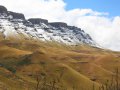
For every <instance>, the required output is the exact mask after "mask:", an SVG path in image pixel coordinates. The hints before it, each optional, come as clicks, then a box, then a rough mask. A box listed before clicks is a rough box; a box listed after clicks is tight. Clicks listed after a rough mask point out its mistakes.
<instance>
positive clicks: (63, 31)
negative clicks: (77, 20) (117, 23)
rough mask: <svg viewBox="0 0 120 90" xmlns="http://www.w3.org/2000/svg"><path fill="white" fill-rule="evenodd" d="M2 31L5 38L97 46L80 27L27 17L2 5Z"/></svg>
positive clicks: (0, 18)
mask: <svg viewBox="0 0 120 90" xmlns="http://www.w3.org/2000/svg"><path fill="white" fill-rule="evenodd" d="M0 32H1V34H2V36H3V37H4V38H10V37H11V36H12V37H14V38H18V39H20V38H21V37H22V39H28V40H31V39H35V40H42V41H55V42H59V43H64V44H67V45H78V44H88V45H91V46H95V42H94V41H93V40H92V38H91V37H90V36H89V34H87V33H85V32H84V31H83V30H81V29H80V28H78V27H75V26H69V25H67V24H66V23H63V22H52V23H49V22H48V20H45V19H41V18H30V19H28V20H26V19H25V16H24V15H23V14H21V13H16V12H12V11H8V10H7V9H6V8H5V7H4V6H0Z"/></svg>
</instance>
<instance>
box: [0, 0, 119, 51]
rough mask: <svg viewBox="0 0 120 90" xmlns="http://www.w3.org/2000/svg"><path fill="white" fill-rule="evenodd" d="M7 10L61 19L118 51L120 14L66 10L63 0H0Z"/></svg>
mask: <svg viewBox="0 0 120 90" xmlns="http://www.w3.org/2000/svg"><path fill="white" fill-rule="evenodd" d="M0 3H1V5H4V6H5V7H7V8H8V10H11V11H16V12H22V13H24V14H25V16H26V17H27V18H29V17H40V18H45V19H48V20H49V21H51V22H53V21H54V22H55V21H63V22H66V23H68V24H70V25H75V26H78V27H80V28H82V29H84V30H85V31H86V32H87V33H89V34H90V35H91V36H92V38H93V39H94V40H95V41H96V42H97V43H98V44H100V45H101V46H103V47H105V48H109V49H112V50H119V51H120V27H119V26H120V16H116V17H113V18H108V15H109V14H108V13H105V12H97V11H93V10H92V9H79V8H77V9H72V10H66V9H65V8H66V5H67V4H66V3H65V2H64V1H63V0H0Z"/></svg>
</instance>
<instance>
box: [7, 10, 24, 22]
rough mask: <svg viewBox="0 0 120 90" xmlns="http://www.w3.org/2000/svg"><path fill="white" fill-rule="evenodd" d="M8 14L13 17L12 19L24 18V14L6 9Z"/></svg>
mask: <svg viewBox="0 0 120 90" xmlns="http://www.w3.org/2000/svg"><path fill="white" fill-rule="evenodd" d="M8 15H11V16H12V17H13V19H22V20H25V16H24V14H22V13H16V12H11V11H8Z"/></svg>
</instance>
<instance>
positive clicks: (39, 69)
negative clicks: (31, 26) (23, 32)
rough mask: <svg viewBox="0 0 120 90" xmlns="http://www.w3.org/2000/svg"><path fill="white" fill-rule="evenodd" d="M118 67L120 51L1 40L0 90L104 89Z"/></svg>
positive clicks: (119, 64)
mask: <svg viewBox="0 0 120 90" xmlns="http://www.w3.org/2000/svg"><path fill="white" fill-rule="evenodd" d="M116 68H118V69H119V70H120V53H119V52H112V51H110V50H103V49H100V48H95V47H90V46H86V45H81V46H66V45H61V44H58V43H56V42H42V41H41V42H40V41H30V40H15V39H10V40H4V39H2V38H1V39H0V90H6V89H7V90H102V89H100V87H101V86H102V87H104V86H106V82H108V80H111V78H112V77H116ZM118 74H120V72H118ZM117 79H118V81H119V76H118V77H117ZM111 90H112V89H111ZM114 90H117V89H114Z"/></svg>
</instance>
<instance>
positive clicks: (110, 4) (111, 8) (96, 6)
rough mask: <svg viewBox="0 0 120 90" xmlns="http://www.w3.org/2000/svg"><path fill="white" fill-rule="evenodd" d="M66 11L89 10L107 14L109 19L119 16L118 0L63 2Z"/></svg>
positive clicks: (70, 0)
mask: <svg viewBox="0 0 120 90" xmlns="http://www.w3.org/2000/svg"><path fill="white" fill-rule="evenodd" d="M64 1H65V2H66V3H67V7H66V9H67V10H70V9H75V8H82V9H83V8H90V9H92V10H95V11H99V12H108V13H109V15H110V16H111V17H113V16H120V0H64Z"/></svg>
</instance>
